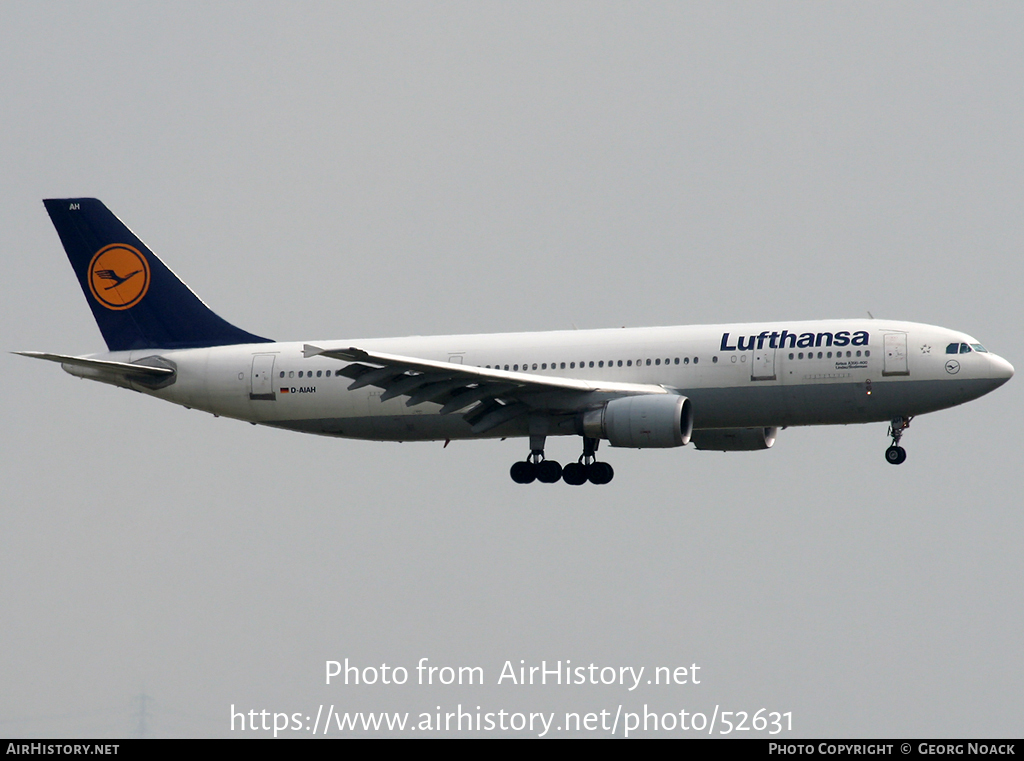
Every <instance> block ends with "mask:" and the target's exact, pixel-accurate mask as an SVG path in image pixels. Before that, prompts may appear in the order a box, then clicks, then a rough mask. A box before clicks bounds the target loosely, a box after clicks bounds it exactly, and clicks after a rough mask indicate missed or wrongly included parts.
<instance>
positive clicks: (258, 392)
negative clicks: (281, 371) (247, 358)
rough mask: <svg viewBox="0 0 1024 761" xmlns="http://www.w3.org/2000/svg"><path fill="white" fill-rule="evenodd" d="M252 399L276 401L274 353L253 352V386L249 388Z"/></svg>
mask: <svg viewBox="0 0 1024 761" xmlns="http://www.w3.org/2000/svg"><path fill="white" fill-rule="evenodd" d="M249 398H250V399H262V400H266V401H274V400H275V399H276V398H277V397H276V396H275V395H274V355H273V354H253V356H252V386H251V387H250V390H249Z"/></svg>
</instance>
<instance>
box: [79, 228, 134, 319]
mask: <svg viewBox="0 0 1024 761" xmlns="http://www.w3.org/2000/svg"><path fill="white" fill-rule="evenodd" d="M89 290H91V291H92V295H93V298H95V299H96V300H97V301H98V302H100V303H101V304H102V305H103V306H105V307H106V308H107V309H118V310H120V309H130V308H132V307H133V306H135V305H136V304H138V303H139V302H140V301H142V297H143V296H145V295H146V291H148V290H149V262H147V261H146V257H144V256H143V255H142V254H141V253H140V252H139V250H138V249H137V248H135V247H133V246H129V245H127V244H125V243H113V244H111V245H109V246H104V247H103V248H101V249H100V250H99V251H97V252H96V255H95V256H93V258H92V261H91V262H90V263H89Z"/></svg>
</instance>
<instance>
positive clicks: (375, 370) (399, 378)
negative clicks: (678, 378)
mask: <svg viewBox="0 0 1024 761" xmlns="http://www.w3.org/2000/svg"><path fill="white" fill-rule="evenodd" d="M302 355H303V356H304V357H306V358H309V357H316V356H321V357H330V358H331V359H337V360H341V361H342V362H349V363H351V364H349V365H348V366H346V367H343V368H342V369H341V371H340V372H341V374H342V375H344V376H346V377H348V378H352V381H353V382H352V383H351V384H350V385H349V387H348V388H349V390H350V391H351V390H355V389H357V388H362V387H364V386H376V387H378V388H382V389H384V393H382V394H381V396H380V400H381V401H382V402H386V401H387V400H388V399H393V398H395V397H398V396H407V397H409V398H408V399H407V400H406V402H405V404H406V406H408V407H413V406H415V405H417V404H423V403H425V402H434V403H435V404H440V405H441V414H442V415H448V414H451V413H452V412H457V411H459V410H462V409H465V408H467V407H469V406H470V405H474V406H472V407H471V408H470V409H469V410H468V411H467V412H465V413H464V415H463V417H464V418H465V420H466V422H468V423H469V424H470V425H471V426H472V427H473V433H484V432H486V431H489V430H491V429H492V428H496V427H497V426H499V425H501V424H502V423H505V422H508V421H509V420H512V419H514V418H517V417H519V416H520V415H523V414H526V413H527V412H529V411H531V410H538V411H545V412H567V413H568V412H575V411H579V410H581V409H585V408H586V407H587V406H590V405H595V406H596V405H597V404H598V403H599V402H600V401H604V400H607V399H608V398H609V397H617V396H636V395H639V394H667V393H671V392H670V390H668V389H666V388H664V387H663V386H655V385H650V384H643V383H616V382H612V381H596V380H583V379H579V378H564V377H560V376H548V375H538V374H536V373H520V372H511V371H508V370H498V369H491V368H484V367H474V366H472V365H461V364H458V363H456V362H438V361H436V360H430V359H419V358H417V357H405V356H401V355H398V354H385V353H382V352H375V351H368V350H366V349H360V348H358V347H355V346H349V347H345V348H336V349H332V348H326V349H325V348H321V347H319V346H314V345H312V344H305V345H304V346H303V351H302Z"/></svg>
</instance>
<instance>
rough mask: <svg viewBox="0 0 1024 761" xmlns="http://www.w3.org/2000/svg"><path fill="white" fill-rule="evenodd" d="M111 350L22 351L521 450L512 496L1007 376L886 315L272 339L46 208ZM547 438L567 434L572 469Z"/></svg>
mask: <svg viewBox="0 0 1024 761" xmlns="http://www.w3.org/2000/svg"><path fill="white" fill-rule="evenodd" d="M43 203H44V205H45V207H46V210H47V212H48V213H49V215H50V218H51V220H52V222H53V224H54V227H56V229H57V234H58V235H59V237H60V239H61V242H62V243H63V245H64V250H65V252H66V253H67V256H68V258H69V259H70V261H71V266H72V268H73V269H74V271H75V274H76V275H77V276H78V281H79V283H80V285H81V287H82V292H83V293H84V294H85V298H86V301H87V302H88V303H89V306H90V307H91V308H92V313H93V316H94V317H95V319H96V322H97V325H98V326H99V329H100V332H101V334H102V335H103V339H104V341H105V342H106V345H107V349H108V350H107V351H106V352H104V353H101V354H93V355H87V356H70V355H64V354H51V353H44V352H32V351H24V352H15V353H17V354H22V355H24V356H28V357H33V358H37V359H43V360H49V361H52V362H58V363H60V365H61V367H63V369H64V370H65V371H67V372H68V373H70V374H71V375H76V376H79V377H81V378H88V379H90V380H95V381H99V382H101V383H108V384H111V385H114V386H120V387H123V388H128V389H132V390H133V391H138V392H141V393H143V394H148V395H150V396H155V397H157V398H159V399H164V400H166V401H169V402H173V403H175V404H180V405H182V406H184V407H187V408H195V409H198V410H204V411H206V412H210V413H212V414H214V415H217V416H224V417H228V418H235V419H238V420H245V421H248V422H250V423H252V424H253V425H268V426H274V427H277V428H285V429H289V430H293V431H300V432H303V433H315V434H319V435H322V436H338V437H344V438H352V439H371V440H377V441H445V445H447V442H448V441H450V440H457V439H480V438H506V437H523V438H528V439H529V453H528V454H527V455H526V457H525V459H523V460H522V461H519V462H516V463H515V464H513V465H512V467H511V471H510V475H511V477H512V480H513V481H515V482H516V483H520V484H526V483H531V482H533V481H539V482H542V483H555V482H557V481H564V482H565V483H567V484H570V485H573V486H579V485H582V484H584V483H586V482H588V481H589V482H590V483H592V484H606V483H608V482H609V481H611V480H612V477H613V475H614V470H613V469H612V466H611V465H610V464H609V463H607V462H603V461H600V460H598V458H597V451H598V446H599V444H600V443H601V442H602V441H604V442H607V444H608V445H609V446H611V447H633V448H637V449H646V448H667V447H683V446H686V445H687V444H689V443H691V442H692V443H693V445H694V447H695V448H696V449H699V450H717V451H726V452H728V451H743V450H747V451H749V450H764V449H769V448H770V447H771V446H772V445H773V444H774V443H775V439H776V436H777V435H778V432H779V430H780V429H782V428H786V427H789V426H802V425H836V424H848V423H872V422H888V423H889V430H888V434H887V436H888V437H889V438H890V439H891V444H890V446H889V447H888V449H886V451H885V459H886V461H887V462H889V463H891V464H894V465H899V464H901V463H902V462H903V461H904V460H905V459H906V457H907V454H906V450H905V449H904V448H903V447H901V446H900V439H901V438H902V436H903V435H904V433H905V432H906V430H907V428H908V426H909V425H910V421H911V420H912V419H913V418H914V417H915V416H917V415H922V414H924V413H927V412H934V411H936V410H941V409H945V408H947V407H953V406H956V405H958V404H963V403H964V402H968V401H970V400H972V399H977V398H978V397H980V396H983V395H984V394H987V393H988V392H990V391H992V390H994V389H996V388H998V387H999V386H1001V385H1003V384H1004V383H1006V381H1008V380H1009V379H1010V378H1011V377H1012V375H1013V367H1012V365H1010V363H1009V362H1007V361H1006V360H1005V359H1003V358H1002V357H999V356H997V355H996V354H994V353H992V352H990V351H988V350H987V349H986V348H985V347H984V346H983V345H982V344H981V343H979V342H978V341H977V340H976V339H975V338H973V337H971V336H969V335H967V334H965V333H961V332H959V331H955V330H948V329H946V328H940V327H936V326H933V325H922V324H919V323H914V322H901V321H895V320H884V319H845V320H815V321H803V322H798V321H792V322H770V323H768V322H766V323H747V324H725V325H688V326H679V327H653V328H621V329H606V330H563V331H552V332H542V333H497V334H489V335H472V334H469V335H451V336H430V337H425V336H411V337H407V338H367V339H351V340H348V339H346V340H341V341H338V340H312V341H296V342H278V341H273V340H271V339H268V338H263V337H260V336H257V335H254V334H252V333H249V332H247V331H245V330H242V329H241V328H238V327H235V326H234V325H232V324H230V323H228V322H226V321H225V320H223V319H222V318H221V317H219V316H218V315H217V314H215V313H214V312H213V311H211V310H210V309H209V308H208V307H207V306H206V305H205V304H204V303H203V302H202V301H200V300H199V298H198V297H197V296H196V295H195V294H194V293H193V292H192V291H191V290H190V289H189V288H188V286H186V285H185V284H184V283H183V282H182V281H181V280H179V279H178V277H177V276H176V275H174V273H173V272H171V270H170V269H168V268H167V266H166V265H164V263H163V262H161V261H160V259H158V258H157V257H156V255H154V254H153V252H152V251H151V250H150V249H149V248H148V247H147V246H146V245H145V244H144V243H143V242H142V241H141V240H140V239H139V238H138V237H136V236H135V234H134V233H132V232H131V230H129V229H128V228H127V227H126V226H125V225H124V224H123V223H122V222H121V221H120V220H119V219H118V218H117V217H116V216H114V214H113V213H111V212H110V211H109V210H108V209H107V207H106V206H104V205H103V204H102V203H101V202H100V201H98V200H96V199H94V198H69V199H51V200H45V201H44V202H43ZM549 436H579V437H581V439H582V454H581V455H580V457H579V459H578V460H577V461H576V462H570V463H568V464H566V465H565V466H564V467H563V466H562V465H560V464H559V463H558V462H556V461H554V460H550V459H547V458H546V457H545V456H544V445H545V442H546V440H547V437H549Z"/></svg>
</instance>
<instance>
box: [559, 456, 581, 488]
mask: <svg viewBox="0 0 1024 761" xmlns="http://www.w3.org/2000/svg"><path fill="white" fill-rule="evenodd" d="M562 480H563V481H565V482H566V483H567V484H569V485H570V486H582V485H583V484H585V483H586V482H587V468H586V466H585V465H582V464H580V463H578V462H570V463H569V464H568V465H566V466H565V467H564V468H562Z"/></svg>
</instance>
